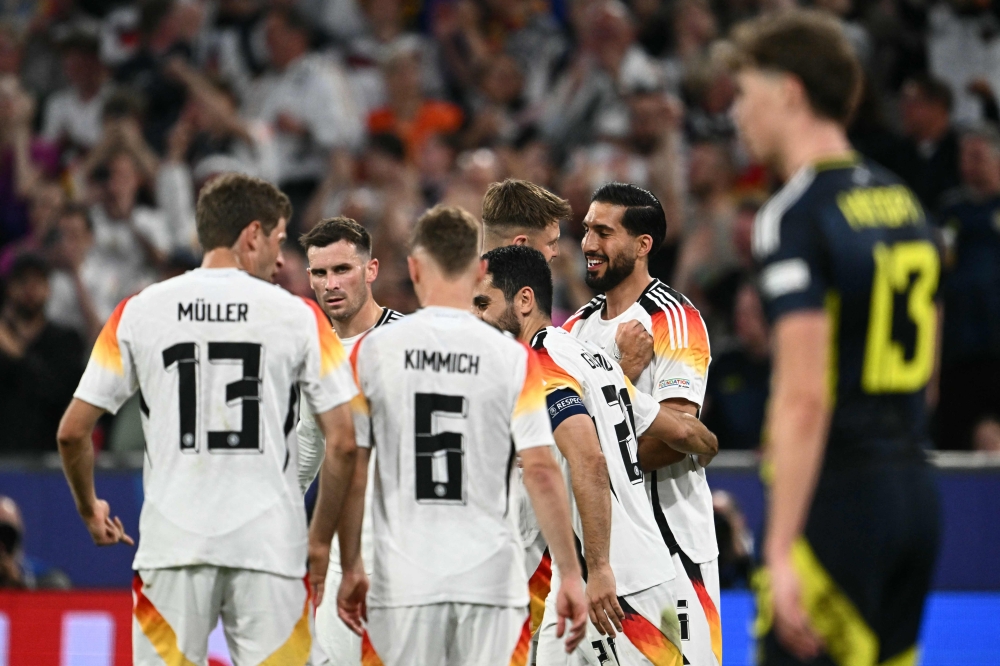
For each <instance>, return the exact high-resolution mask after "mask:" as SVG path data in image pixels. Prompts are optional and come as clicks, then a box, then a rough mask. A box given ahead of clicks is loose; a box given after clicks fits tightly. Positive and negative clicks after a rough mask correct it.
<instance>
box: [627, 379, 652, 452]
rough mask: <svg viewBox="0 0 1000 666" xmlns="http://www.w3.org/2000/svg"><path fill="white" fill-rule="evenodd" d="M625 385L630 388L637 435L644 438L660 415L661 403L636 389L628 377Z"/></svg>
mask: <svg viewBox="0 0 1000 666" xmlns="http://www.w3.org/2000/svg"><path fill="white" fill-rule="evenodd" d="M625 385H626V386H627V387H628V397H629V399H630V400H631V401H632V417H633V418H634V419H635V434H636V435H638V436H640V437H641V436H642V434H643V433H644V432H646V431H647V430H649V426H651V425H653V421H655V420H656V417H657V415H658V414H659V413H660V403H658V402H657V401H656V400H655V399H654V398H653V396H651V395H649V394H647V393H643V392H642V391H640V390H638V389H637V388H636V387H634V386H632V382H630V381H629V379H628V377H626V378H625Z"/></svg>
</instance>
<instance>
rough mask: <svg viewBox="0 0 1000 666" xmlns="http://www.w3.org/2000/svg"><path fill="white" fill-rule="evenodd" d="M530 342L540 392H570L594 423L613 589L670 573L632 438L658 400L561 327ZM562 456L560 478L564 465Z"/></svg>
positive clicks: (628, 588) (640, 586)
mask: <svg viewBox="0 0 1000 666" xmlns="http://www.w3.org/2000/svg"><path fill="white" fill-rule="evenodd" d="M531 346H532V348H533V349H535V350H536V351H537V352H538V360H539V363H540V365H541V368H542V377H543V380H544V382H545V390H546V393H551V392H553V391H556V390H558V389H561V388H568V389H571V390H572V391H574V392H575V393H577V395H579V396H580V398H581V399H582V401H583V405H584V407H586V408H587V412H588V413H589V414H590V416H591V418H592V419H593V421H594V426H595V427H596V428H597V436H598V439H600V441H601V450H602V451H603V452H604V458H605V459H606V460H607V465H608V478H609V480H610V481H611V490H610V492H611V549H610V550H611V552H610V562H611V570H612V571H613V572H614V574H615V582H616V583H617V587H618V594H619V596H621V595H626V594H633V593H635V592H641V591H642V590H646V589H649V588H651V587H653V586H655V585H659V584H661V583H664V582H666V581H668V580H670V579H672V578H673V577H674V576H675V575H676V572H675V571H674V565H673V562H672V561H671V559H670V551H669V550H668V549H667V546H666V544H665V543H664V542H663V537H662V536H661V535H660V531H659V528H658V527H657V526H656V518H655V517H654V516H653V509H652V507H651V505H650V503H649V498H648V497H647V496H646V490H645V486H644V484H643V480H644V476H643V472H642V470H641V469H640V468H639V456H638V450H637V447H638V444H637V439H636V436H637V435H642V434H643V433H644V432H646V430H647V429H648V428H649V426H650V425H651V424H652V423H653V420H654V419H655V418H656V415H657V414H658V413H659V411H660V404H659V403H658V402H656V401H655V400H653V399H652V398H651V397H649V396H648V395H646V394H644V393H640V392H638V391H636V390H635V388H634V387H633V386H632V383H631V382H629V381H628V380H627V379H626V378H625V375H624V374H623V373H622V369H621V368H620V367H619V366H618V364H617V363H615V361H614V359H610V358H608V357H607V356H606V355H605V354H604V353H603V352H602V351H600V350H599V349H597V348H596V347H593V346H591V345H589V344H587V343H585V342H583V341H582V340H578V339H576V338H574V337H573V336H571V335H569V334H568V333H567V332H566V331H564V330H562V329H559V328H554V327H549V328H546V329H543V330H541V331H539V332H538V333H537V334H536V335H535V337H534V339H533V340H532V341H531ZM557 408H558V405H552V406H551V407H550V410H555V409H557ZM559 457H560V458H562V456H559ZM562 462H563V466H564V469H565V471H566V475H567V478H568V477H569V469H568V464H567V463H566V461H565V459H562ZM573 509H574V510H573V517H574V520H573V528H574V531H575V532H576V535H577V537H578V538H579V539H580V540H581V541H582V540H583V528H582V525H581V523H580V515H579V511H578V510H577V509H576V502H574V503H573Z"/></svg>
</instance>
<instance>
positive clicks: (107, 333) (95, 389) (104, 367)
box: [73, 298, 139, 414]
mask: <svg viewBox="0 0 1000 666" xmlns="http://www.w3.org/2000/svg"><path fill="white" fill-rule="evenodd" d="M129 300H130V299H128V298H126V299H125V300H124V301H122V302H121V303H119V304H118V307H116V308H115V310H114V312H112V313H111V316H110V317H109V318H108V321H107V323H105V324H104V328H103V329H101V334H100V335H99V336H98V338H97V342H96V343H94V349H93V351H91V353H90V361H88V362H87V369H86V370H85V371H84V373H83V377H82V378H81V379H80V384H79V386H77V389H76V392H75V393H74V394H73V397H74V398H77V399H79V400H83V401H84V402H86V403H89V404H91V405H94V406H95V407H100V408H101V409H103V410H106V411H108V412H111V413H112V414H115V413H117V412H118V410H119V409H121V406H122V405H123V404H125V401H126V400H128V399H129V398H130V397H132V395H133V394H134V393H135V392H136V391H137V390H139V379H138V376H137V374H136V368H135V358H134V357H133V355H132V347H131V336H130V334H129V324H130V319H131V317H130V316H129V313H128V311H127V306H128V303H129Z"/></svg>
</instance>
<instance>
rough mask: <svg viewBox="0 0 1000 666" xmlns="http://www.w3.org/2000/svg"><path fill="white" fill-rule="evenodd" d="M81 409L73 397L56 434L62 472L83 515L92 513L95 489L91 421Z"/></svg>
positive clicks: (95, 496)
mask: <svg viewBox="0 0 1000 666" xmlns="http://www.w3.org/2000/svg"><path fill="white" fill-rule="evenodd" d="M85 410H86V407H84V406H83V403H80V402H79V401H78V400H76V399H74V400H73V402H72V403H71V404H70V407H69V409H67V410H66V414H65V415H64V416H63V419H62V422H61V423H60V424H59V432H58V435H57V438H58V442H59V457H60V459H61V460H62V468H63V473H64V474H65V475H66V481H67V482H68V483H69V489H70V492H71V493H72V494H73V500H74V501H75V502H76V509H77V511H79V512H80V515H81V516H83V517H84V518H87V517H89V516H90V515H91V514H92V513H93V505H94V503H95V502H96V501H97V493H96V491H95V489H94V446H93V443H92V442H91V433H92V431H93V424H92V423H88V421H89V419H87V418H85V415H82V414H81V412H82V411H85ZM81 416H83V418H81ZM95 422H96V419H95ZM88 426H89V427H88Z"/></svg>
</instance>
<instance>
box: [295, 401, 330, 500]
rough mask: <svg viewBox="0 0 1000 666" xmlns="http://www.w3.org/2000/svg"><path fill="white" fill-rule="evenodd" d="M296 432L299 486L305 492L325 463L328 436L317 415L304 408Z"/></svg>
mask: <svg viewBox="0 0 1000 666" xmlns="http://www.w3.org/2000/svg"><path fill="white" fill-rule="evenodd" d="M295 433H296V436H297V438H298V442H299V488H300V489H301V490H302V493H303V494H305V492H306V491H307V490H309V485H310V484H311V483H312V482H313V479H315V478H316V475H317V474H319V468H320V465H322V464H323V458H324V457H325V456H326V438H325V437H323V433H322V431H321V430H320V429H319V425H317V424H316V417H315V416H313V413H312V412H310V411H309V410H308V409H303V410H302V413H301V415H300V416H299V424H298V425H297V426H295Z"/></svg>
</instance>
